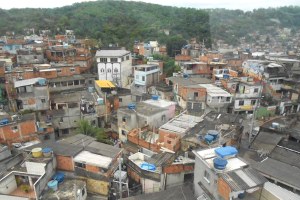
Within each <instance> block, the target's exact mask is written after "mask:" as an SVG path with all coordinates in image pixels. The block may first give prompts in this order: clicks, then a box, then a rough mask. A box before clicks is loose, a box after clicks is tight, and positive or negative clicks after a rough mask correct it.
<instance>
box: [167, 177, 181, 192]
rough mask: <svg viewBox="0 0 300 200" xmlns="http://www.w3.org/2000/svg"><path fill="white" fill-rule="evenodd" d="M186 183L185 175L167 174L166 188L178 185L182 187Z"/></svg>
mask: <svg viewBox="0 0 300 200" xmlns="http://www.w3.org/2000/svg"><path fill="white" fill-rule="evenodd" d="M183 182H184V173H176V174H167V177H166V188H167V189H168V188H172V187H174V186H176V185H182V184H183Z"/></svg>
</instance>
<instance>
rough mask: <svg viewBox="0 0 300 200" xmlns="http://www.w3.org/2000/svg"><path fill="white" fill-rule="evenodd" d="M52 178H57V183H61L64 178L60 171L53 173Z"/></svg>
mask: <svg viewBox="0 0 300 200" xmlns="http://www.w3.org/2000/svg"><path fill="white" fill-rule="evenodd" d="M52 179H53V180H57V181H58V183H61V182H63V181H64V179H65V174H64V173H62V172H56V173H55V174H54V176H53V177H52Z"/></svg>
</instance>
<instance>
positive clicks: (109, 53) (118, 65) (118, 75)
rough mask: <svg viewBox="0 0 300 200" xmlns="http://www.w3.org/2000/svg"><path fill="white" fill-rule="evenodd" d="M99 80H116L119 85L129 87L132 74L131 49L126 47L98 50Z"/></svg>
mask: <svg viewBox="0 0 300 200" xmlns="http://www.w3.org/2000/svg"><path fill="white" fill-rule="evenodd" d="M96 60H97V68H98V76H99V80H109V81H113V82H115V83H116V84H117V85H118V86H119V87H128V86H129V84H130V83H129V78H128V76H129V75H131V74H132V58H131V53H130V51H127V50H124V49H118V50H115V49H108V50H98V51H97V53H96Z"/></svg>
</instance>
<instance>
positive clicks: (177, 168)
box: [163, 164, 194, 174]
mask: <svg viewBox="0 0 300 200" xmlns="http://www.w3.org/2000/svg"><path fill="white" fill-rule="evenodd" d="M193 171H194V164H186V165H183V164H176V165H169V166H166V167H164V168H163V172H164V173H167V174H177V173H181V172H193Z"/></svg>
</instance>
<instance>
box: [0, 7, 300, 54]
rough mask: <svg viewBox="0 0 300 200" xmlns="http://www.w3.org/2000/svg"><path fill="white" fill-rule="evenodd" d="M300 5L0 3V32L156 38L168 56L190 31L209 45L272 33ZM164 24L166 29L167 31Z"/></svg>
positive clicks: (102, 40)
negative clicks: (220, 6)
mask: <svg viewBox="0 0 300 200" xmlns="http://www.w3.org/2000/svg"><path fill="white" fill-rule="evenodd" d="M299 19H300V7H282V8H276V9H275V8H269V9H256V10H254V11H247V12H244V11H241V10H226V9H209V10H199V9H192V8H176V7H170V6H160V5H155V4H147V3H142V2H128V1H97V2H86V3H76V4H73V5H72V6H65V7H61V8H55V9H29V8H27V9H11V10H3V9H0V35H4V34H5V33H6V31H14V32H15V33H16V34H23V33H24V32H23V30H24V28H35V30H41V29H50V30H51V31H52V34H62V33H64V31H65V30H66V29H71V30H74V31H75V34H76V35H77V36H79V37H83V38H86V37H88V38H94V39H95V40H96V41H97V44H100V45H102V46H106V45H108V44H118V45H119V46H125V47H127V48H128V49H132V46H133V43H134V41H135V40H139V41H145V42H147V41H149V40H158V41H159V42H160V43H164V44H166V45H167V46H168V47H169V48H168V54H169V55H170V56H173V55H174V54H175V52H176V51H177V50H179V49H180V47H181V45H182V44H184V43H186V41H187V40H189V39H190V38H191V37H196V38H197V39H198V41H201V42H202V41H204V42H205V44H206V46H207V47H210V45H211V43H212V39H213V40H214V41H216V40H218V39H223V40H225V42H227V43H230V44H237V43H238V38H239V37H246V39H248V40H251V39H252V40H253V39H255V38H250V37H249V33H255V32H257V33H258V34H265V33H269V34H273V33H276V31H275V30H276V29H277V28H284V27H286V28H291V29H292V32H293V33H294V32H296V31H297V30H299V28H300V20H299ZM166 30H168V31H169V33H170V35H166V34H165V31H166Z"/></svg>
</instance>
